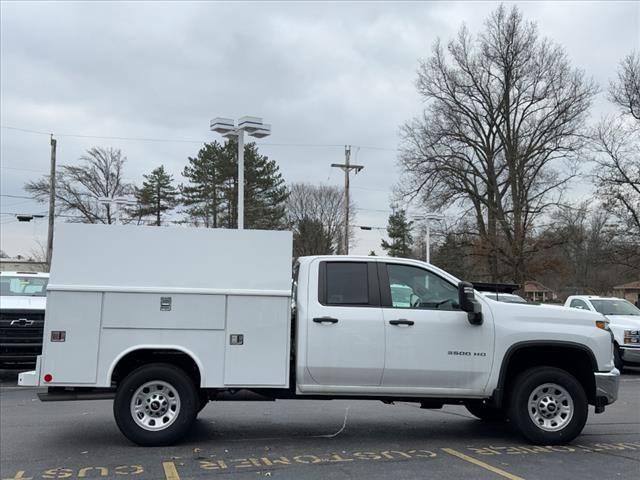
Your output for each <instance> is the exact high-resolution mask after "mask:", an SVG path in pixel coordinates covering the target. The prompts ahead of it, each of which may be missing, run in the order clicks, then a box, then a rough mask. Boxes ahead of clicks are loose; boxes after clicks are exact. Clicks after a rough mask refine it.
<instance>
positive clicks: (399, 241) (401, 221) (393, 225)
mask: <svg viewBox="0 0 640 480" xmlns="http://www.w3.org/2000/svg"><path fill="white" fill-rule="evenodd" d="M412 226H413V222H411V221H407V215H406V212H405V211H404V210H397V211H395V212H393V213H392V214H391V215H389V224H388V226H387V235H389V239H390V241H391V242H387V241H386V240H382V243H381V244H380V246H381V247H382V248H383V250H385V251H386V252H387V254H388V255H389V256H391V257H404V258H410V257H411V246H412V244H413V237H412V236H411V227H412Z"/></svg>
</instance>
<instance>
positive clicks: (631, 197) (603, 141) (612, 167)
mask: <svg viewBox="0 0 640 480" xmlns="http://www.w3.org/2000/svg"><path fill="white" fill-rule="evenodd" d="M609 99H610V100H611V101H612V102H613V103H615V104H616V105H618V107H619V108H620V116H619V117H617V118H614V117H608V118H604V119H603V120H602V121H601V122H600V123H599V124H598V126H597V127H596V129H595V132H594V150H595V151H596V153H597V156H596V158H595V161H596V163H597V167H596V169H595V170H594V177H595V181H596V185H597V187H598V190H597V192H598V196H599V197H600V198H601V199H602V200H603V201H604V202H605V205H606V207H607V208H608V209H609V210H610V211H611V212H612V213H613V214H614V215H615V216H616V217H617V218H618V219H619V220H620V222H621V223H622V224H623V225H624V228H625V230H626V231H627V233H628V234H629V235H630V237H632V238H634V239H636V242H635V248H636V249H637V248H638V241H637V238H638V236H640V55H639V54H638V53H632V54H629V55H627V56H626V57H625V58H624V59H623V60H622V62H621V63H620V68H619V70H618V76H617V79H616V80H615V81H613V82H611V84H610V86H609ZM632 243H633V242H632Z"/></svg>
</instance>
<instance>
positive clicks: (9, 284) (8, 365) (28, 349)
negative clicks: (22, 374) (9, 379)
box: [0, 272, 49, 370]
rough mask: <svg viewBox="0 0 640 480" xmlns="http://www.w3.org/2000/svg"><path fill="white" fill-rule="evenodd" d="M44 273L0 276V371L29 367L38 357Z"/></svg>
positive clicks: (43, 309) (41, 326) (42, 319)
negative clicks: (0, 369)
mask: <svg viewBox="0 0 640 480" xmlns="http://www.w3.org/2000/svg"><path fill="white" fill-rule="evenodd" d="M48 282H49V274H48V273H37V272H0V368H2V369H24V370H26V369H27V368H30V367H33V366H34V365H35V363H36V357H37V356H38V355H40V354H41V353H42V335H43V330H44V311H45V307H46V303H47V297H46V295H47V284H48Z"/></svg>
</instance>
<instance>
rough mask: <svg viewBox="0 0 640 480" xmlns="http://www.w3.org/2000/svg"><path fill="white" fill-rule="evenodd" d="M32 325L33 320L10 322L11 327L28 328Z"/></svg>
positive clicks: (21, 319) (22, 319) (20, 319)
mask: <svg viewBox="0 0 640 480" xmlns="http://www.w3.org/2000/svg"><path fill="white" fill-rule="evenodd" d="M29 325H33V320H27V319H26V318H19V319H17V320H11V326H12V327H13V326H18V327H28V326H29Z"/></svg>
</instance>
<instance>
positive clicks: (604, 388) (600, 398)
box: [594, 368, 620, 407]
mask: <svg viewBox="0 0 640 480" xmlns="http://www.w3.org/2000/svg"><path fill="white" fill-rule="evenodd" d="M594 376H595V379H596V407H597V406H602V407H604V406H605V405H610V404H612V403H613V402H615V401H616V400H617V399H618V389H619V388H620V371H619V370H618V369H617V368H614V369H613V370H611V371H610V372H596V373H594Z"/></svg>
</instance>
